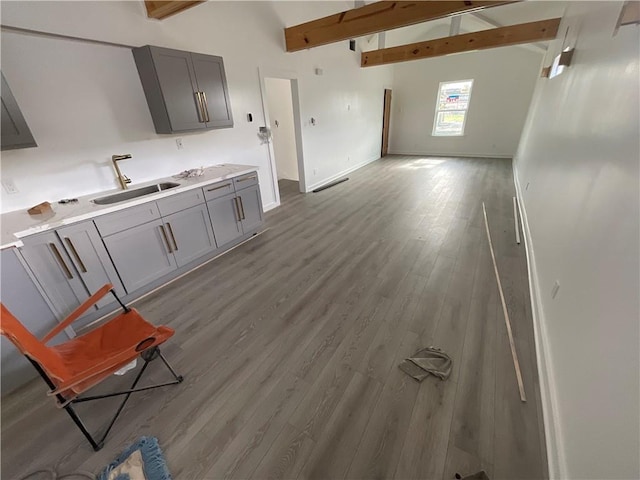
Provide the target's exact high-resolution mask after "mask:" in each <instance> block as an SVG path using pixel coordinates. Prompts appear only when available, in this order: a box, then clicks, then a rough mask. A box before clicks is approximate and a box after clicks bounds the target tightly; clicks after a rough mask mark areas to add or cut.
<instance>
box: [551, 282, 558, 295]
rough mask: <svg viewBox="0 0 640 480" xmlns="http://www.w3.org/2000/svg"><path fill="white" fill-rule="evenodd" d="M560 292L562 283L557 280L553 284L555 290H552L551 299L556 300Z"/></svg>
mask: <svg viewBox="0 0 640 480" xmlns="http://www.w3.org/2000/svg"><path fill="white" fill-rule="evenodd" d="M559 291H560V282H558V281H557V280H556V281H555V282H554V284H553V288H552V289H551V298H556V297H557V296H558V292H559Z"/></svg>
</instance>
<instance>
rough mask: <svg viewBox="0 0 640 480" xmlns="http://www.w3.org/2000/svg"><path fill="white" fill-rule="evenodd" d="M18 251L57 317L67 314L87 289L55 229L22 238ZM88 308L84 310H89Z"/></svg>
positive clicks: (84, 294) (77, 303) (83, 299)
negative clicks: (21, 244)
mask: <svg viewBox="0 0 640 480" xmlns="http://www.w3.org/2000/svg"><path fill="white" fill-rule="evenodd" d="M23 243H24V246H23V247H21V248H20V253H21V254H22V257H23V258H24V260H25V261H26V263H27V265H28V266H29V268H30V269H31V271H32V272H33V275H34V276H35V278H36V279H37V280H38V282H39V283H40V286H41V287H42V290H43V291H44V292H45V294H46V295H47V297H48V298H49V300H50V302H51V305H52V306H53V307H54V309H55V310H56V312H55V313H56V314H57V315H58V318H59V319H63V318H65V317H66V316H67V315H69V314H70V313H71V312H72V311H73V310H74V309H75V308H76V307H77V306H78V305H80V303H82V302H83V301H85V300H86V299H87V298H88V297H89V293H88V292H87V290H86V288H85V287H84V284H83V282H82V280H81V279H80V276H79V275H78V272H77V271H76V270H75V268H74V267H73V264H72V263H71V260H70V259H69V257H68V256H67V252H66V251H65V249H64V247H63V246H62V244H61V243H60V241H59V240H58V237H57V236H56V234H55V232H46V233H41V234H38V235H33V236H30V237H27V238H24V239H23ZM94 310H95V308H94V309H90V310H89V311H88V312H87V313H91V312H92V311H94Z"/></svg>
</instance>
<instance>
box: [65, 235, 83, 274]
mask: <svg viewBox="0 0 640 480" xmlns="http://www.w3.org/2000/svg"><path fill="white" fill-rule="evenodd" d="M64 241H65V242H67V245H69V250H71V253H72V254H73V256H74V257H76V262H78V265H80V270H82V273H87V267H85V265H84V262H83V261H82V259H81V258H80V255H79V254H78V251H77V250H76V247H75V245H74V244H73V242H72V241H71V239H70V238H69V237H64Z"/></svg>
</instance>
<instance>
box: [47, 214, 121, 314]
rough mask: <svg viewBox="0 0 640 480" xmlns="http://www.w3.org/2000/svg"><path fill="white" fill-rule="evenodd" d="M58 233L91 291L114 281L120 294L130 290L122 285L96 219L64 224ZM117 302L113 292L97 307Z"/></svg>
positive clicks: (113, 283)
mask: <svg viewBox="0 0 640 480" xmlns="http://www.w3.org/2000/svg"><path fill="white" fill-rule="evenodd" d="M56 232H57V234H58V237H60V241H61V242H62V245H63V246H64V248H65V250H66V252H67V255H68V256H69V258H70V259H71V261H72V262H73V264H74V265H75V267H76V271H77V272H78V274H79V275H80V278H82V281H83V282H84V284H85V286H86V287H87V290H88V291H89V292H90V293H92V294H93V293H95V292H96V291H98V290H99V289H100V288H101V287H102V286H103V285H105V284H107V283H111V284H112V285H113V287H114V289H115V291H116V293H117V294H118V295H119V296H124V295H125V293H126V292H125V290H124V288H123V287H122V283H121V282H120V277H118V274H117V273H116V269H115V268H114V267H113V263H112V262H111V259H110V258H109V254H108V253H107V250H106V248H104V244H103V243H102V239H101V238H100V235H98V230H97V229H96V226H95V225H94V224H93V221H91V220H89V221H86V222H81V223H76V224H74V225H69V226H68V227H62V228H59V229H58V230H56ZM114 301H115V299H114V298H113V295H111V294H109V295H108V296H106V297H104V298H103V299H102V300H100V301H99V302H98V303H97V306H98V308H102V307H105V306H107V305H109V304H111V303H113V302H114Z"/></svg>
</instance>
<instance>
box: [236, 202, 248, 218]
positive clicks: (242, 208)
mask: <svg viewBox="0 0 640 480" xmlns="http://www.w3.org/2000/svg"><path fill="white" fill-rule="evenodd" d="M238 200H240V210H241V211H242V220H245V219H246V218H247V217H245V216H244V204H243V203H242V197H238Z"/></svg>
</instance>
